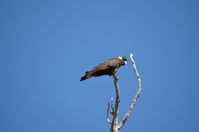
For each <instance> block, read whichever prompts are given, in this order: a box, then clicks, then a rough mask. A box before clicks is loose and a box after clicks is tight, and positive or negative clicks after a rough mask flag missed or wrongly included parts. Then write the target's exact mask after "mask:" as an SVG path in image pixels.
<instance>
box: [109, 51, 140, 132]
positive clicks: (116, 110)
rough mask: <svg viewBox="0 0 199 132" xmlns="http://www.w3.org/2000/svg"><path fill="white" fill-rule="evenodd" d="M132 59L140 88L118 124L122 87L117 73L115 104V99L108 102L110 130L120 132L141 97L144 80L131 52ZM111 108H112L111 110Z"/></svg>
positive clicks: (115, 77)
mask: <svg viewBox="0 0 199 132" xmlns="http://www.w3.org/2000/svg"><path fill="white" fill-rule="evenodd" d="M130 59H131V61H132V64H133V69H134V72H135V75H136V77H137V80H138V90H137V92H136V95H135V96H134V98H133V101H132V103H131V105H130V108H129V109H128V111H127V113H126V114H125V115H124V117H123V119H122V121H121V122H120V123H119V124H118V114H119V103H120V89H119V84H118V76H117V73H116V74H115V75H114V76H113V79H114V85H115V91H116V100H115V105H114V106H113V99H111V101H110V102H109V103H108V109H107V122H108V123H109V124H111V129H110V132H118V131H119V129H120V128H121V127H122V126H123V125H124V124H125V123H126V121H127V119H128V117H129V116H130V114H131V112H132V110H133V108H134V107H135V104H136V102H137V99H138V98H139V96H140V94H141V91H142V81H141V79H140V75H139V73H138V71H137V67H136V64H135V60H134V59H133V54H132V53H131V54H130ZM110 108H111V110H110ZM109 114H111V115H112V116H113V119H112V121H111V120H110V119H109V118H108V116H109Z"/></svg>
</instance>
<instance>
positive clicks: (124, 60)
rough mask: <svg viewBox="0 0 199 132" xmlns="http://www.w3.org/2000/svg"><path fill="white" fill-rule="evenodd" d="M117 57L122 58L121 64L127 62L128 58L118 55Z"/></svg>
mask: <svg viewBox="0 0 199 132" xmlns="http://www.w3.org/2000/svg"><path fill="white" fill-rule="evenodd" d="M117 58H118V59H119V60H120V62H121V65H125V64H127V58H126V57H124V56H118V57H117Z"/></svg>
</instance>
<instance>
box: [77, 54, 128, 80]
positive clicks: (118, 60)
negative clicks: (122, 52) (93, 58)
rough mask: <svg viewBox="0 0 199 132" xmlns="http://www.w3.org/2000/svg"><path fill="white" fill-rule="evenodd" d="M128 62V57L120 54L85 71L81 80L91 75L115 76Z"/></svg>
mask: <svg viewBox="0 0 199 132" xmlns="http://www.w3.org/2000/svg"><path fill="white" fill-rule="evenodd" d="M126 63H127V59H126V57H124V56H118V57H115V58H111V59H109V60H107V61H104V62H102V63H100V64H99V65H98V66H96V67H94V68H93V69H92V70H91V71H87V72H85V75H84V76H83V77H81V79H80V81H83V80H86V79H88V78H91V77H98V76H102V75H109V76H113V75H114V74H116V72H117V70H118V68H119V67H120V66H123V65H125V64H126Z"/></svg>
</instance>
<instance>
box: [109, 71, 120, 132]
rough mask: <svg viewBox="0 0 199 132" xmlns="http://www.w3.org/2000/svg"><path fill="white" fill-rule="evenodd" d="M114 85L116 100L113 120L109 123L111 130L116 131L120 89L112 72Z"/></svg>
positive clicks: (115, 75)
mask: <svg viewBox="0 0 199 132" xmlns="http://www.w3.org/2000/svg"><path fill="white" fill-rule="evenodd" d="M113 79H114V85H115V91H116V100H115V110H114V114H113V120H112V124H111V132H118V114H119V103H120V89H119V84H118V76H117V74H114V76H113Z"/></svg>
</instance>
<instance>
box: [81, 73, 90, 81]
mask: <svg viewBox="0 0 199 132" xmlns="http://www.w3.org/2000/svg"><path fill="white" fill-rule="evenodd" d="M90 77H91V74H89V72H86V75H85V76H83V77H81V79H80V81H83V80H86V79H88V78H90Z"/></svg>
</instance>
